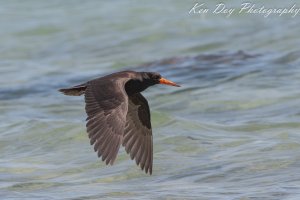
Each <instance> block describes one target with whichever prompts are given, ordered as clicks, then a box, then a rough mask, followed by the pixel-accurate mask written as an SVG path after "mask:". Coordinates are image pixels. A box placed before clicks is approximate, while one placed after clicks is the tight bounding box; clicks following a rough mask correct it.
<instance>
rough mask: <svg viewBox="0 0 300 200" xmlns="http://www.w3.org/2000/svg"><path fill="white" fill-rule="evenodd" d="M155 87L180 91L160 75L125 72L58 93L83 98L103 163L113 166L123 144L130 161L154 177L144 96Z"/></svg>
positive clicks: (92, 139)
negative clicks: (145, 92) (168, 86)
mask: <svg viewBox="0 0 300 200" xmlns="http://www.w3.org/2000/svg"><path fill="white" fill-rule="evenodd" d="M155 84H166V85H171V86H177V87H179V85H177V84H176V83H174V82H172V81H169V80H167V79H165V78H162V77H161V75H160V74H159V73H155V72H134V71H123V72H117V73H114V74H110V75H107V76H104V77H101V78H97V79H94V80H91V81H88V82H86V83H84V84H81V85H77V86H74V87H71V88H65V89H60V90H59V91H60V92H62V93H64V94H65V95H70V96H80V95H82V94H84V97H85V103H86V105H85V110H86V113H87V116H88V117H87V119H86V120H87V123H86V128H87V133H88V136H89V138H90V143H91V145H94V150H95V151H97V152H98V157H102V161H105V163H106V164H111V165H112V164H113V163H114V161H115V159H116V157H117V154H118V151H119V148H120V145H121V144H122V145H123V146H124V147H125V150H126V152H127V153H128V154H130V157H131V159H135V160H136V164H137V165H140V167H141V169H142V170H145V172H146V173H148V172H149V173H150V174H152V161H153V144H152V129H151V121H150V110H149V105H148V102H147V100H146V99H145V97H143V95H142V94H141V92H142V91H144V90H145V89H146V88H148V87H149V86H152V85H155Z"/></svg>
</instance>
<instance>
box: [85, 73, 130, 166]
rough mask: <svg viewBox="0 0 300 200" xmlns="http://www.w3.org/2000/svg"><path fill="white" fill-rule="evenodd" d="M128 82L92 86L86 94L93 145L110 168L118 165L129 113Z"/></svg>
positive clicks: (88, 128)
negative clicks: (114, 164)
mask: <svg viewBox="0 0 300 200" xmlns="http://www.w3.org/2000/svg"><path fill="white" fill-rule="evenodd" d="M124 81H125V80H105V81H103V80H101V79H96V80H93V81H90V82H88V84H87V88H86V91H85V103H86V106H85V110H86V113H87V115H88V117H87V124H86V127H87V132H88V136H89V138H90V143H91V145H94V150H95V151H97V152H98V157H100V156H102V161H105V162H106V164H108V163H110V164H111V165H112V164H113V163H114V161H115V159H116V157H117V154H118V151H119V148H120V145H121V143H122V140H123V135H124V129H125V124H126V115H127V110H128V96H127V94H126V92H125V89H124V84H123V82H124Z"/></svg>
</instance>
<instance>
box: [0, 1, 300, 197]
mask: <svg viewBox="0 0 300 200" xmlns="http://www.w3.org/2000/svg"><path fill="white" fill-rule="evenodd" d="M263 2H264V3H262V1H253V3H257V4H260V5H265V6H266V7H272V6H273V7H290V5H293V4H294V3H295V2H291V1H286V2H280V1H263ZM194 3H195V2H194V1H129V0H125V1H114V2H112V1H110V2H109V1H107V2H102V1H79V0H78V1H76V0H75V1H68V0H67V1H33V0H32V1H2V2H1V6H0V16H1V18H0V44H1V45H0V74H1V75H0V77H1V78H0V112H1V115H0V198H1V199H238V200H250V199H251V200H252V199H272V200H273V199H279V200H281V199H289V200H297V199H299V198H300V192H299V191H300V170H299V167H300V162H299V160H300V136H299V130H300V123H299V120H300V108H299V105H300V92H299V85H300V65H299V64H300V51H299V50H300V49H299V44H300V40H299V32H300V28H299V22H300V15H299V16H296V17H294V18H292V17H290V16H288V15H284V16H281V17H278V16H275V15H273V16H269V17H268V18H264V17H263V16H259V15H239V14H233V15H232V16H230V17H228V18H226V17H225V16H223V15H213V14H207V15H189V13H188V12H189V10H190V9H191V7H192V6H193V5H194ZM216 3H218V2H217V1H210V2H208V1H207V2H206V4H207V6H208V7H213V6H214V5H215V4H216ZM225 3H226V4H227V5H228V6H229V5H230V6H236V7H238V6H240V4H241V1H233V0H231V1H225ZM166 58H170V59H166ZM143 63H148V64H143ZM125 69H133V70H139V71H157V72H160V73H161V74H162V75H163V76H165V77H167V78H168V79H170V80H172V81H175V82H178V83H179V84H180V85H182V87H181V88H171V87H164V86H155V87H152V88H149V89H148V90H147V91H145V92H144V95H145V96H146V97H147V99H148V101H149V104H150V107H151V115H152V126H153V134H154V166H153V168H154V170H153V175H152V176H149V175H146V174H144V173H143V172H142V171H141V170H140V169H139V168H138V167H137V166H136V165H135V162H133V161H131V160H130V158H129V156H128V155H127V154H126V153H125V151H124V149H123V148H122V149H121V150H120V153H119V156H118V158H117V161H116V163H115V165H114V166H109V167H107V166H105V164H104V163H102V162H101V161H100V160H99V159H97V156H96V154H95V153H94V152H93V148H92V147H91V146H90V145H89V141H88V137H87V135H86V132H85V118H86V115H85V111H84V100H83V98H82V97H67V96H63V95H61V94H59V93H58V92H57V89H58V88H61V87H68V86H72V85H76V84H80V83H82V82H85V81H86V80H89V79H91V78H95V77H98V76H101V75H104V74H108V73H111V72H114V71H118V70H125Z"/></svg>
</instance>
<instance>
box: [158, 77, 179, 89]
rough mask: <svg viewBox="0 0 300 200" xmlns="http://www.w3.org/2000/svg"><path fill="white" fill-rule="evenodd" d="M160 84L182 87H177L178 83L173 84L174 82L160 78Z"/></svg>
mask: <svg viewBox="0 0 300 200" xmlns="http://www.w3.org/2000/svg"><path fill="white" fill-rule="evenodd" d="M159 83H160V84H165V85H171V86H176V87H180V85H177V84H176V83H174V82H172V81H169V80H167V79H165V78H160V79H159Z"/></svg>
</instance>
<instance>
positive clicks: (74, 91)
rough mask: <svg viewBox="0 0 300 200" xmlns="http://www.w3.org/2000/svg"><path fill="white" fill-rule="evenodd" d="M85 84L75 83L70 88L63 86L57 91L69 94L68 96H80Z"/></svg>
mask: <svg viewBox="0 0 300 200" xmlns="http://www.w3.org/2000/svg"><path fill="white" fill-rule="evenodd" d="M86 87H87V85H86V84H85V83H84V84H81V85H76V86H74V87H71V88H63V89H60V90H58V91H60V92H62V93H63V94H64V95H69V96H80V95H83V94H84V92H85V89H86Z"/></svg>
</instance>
